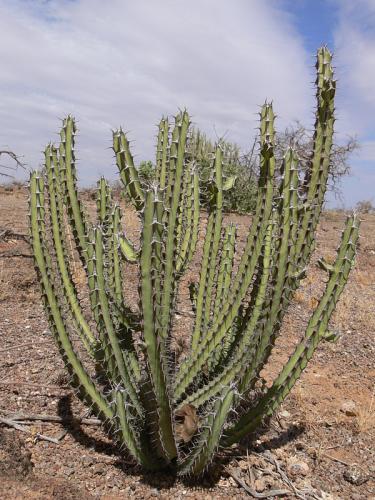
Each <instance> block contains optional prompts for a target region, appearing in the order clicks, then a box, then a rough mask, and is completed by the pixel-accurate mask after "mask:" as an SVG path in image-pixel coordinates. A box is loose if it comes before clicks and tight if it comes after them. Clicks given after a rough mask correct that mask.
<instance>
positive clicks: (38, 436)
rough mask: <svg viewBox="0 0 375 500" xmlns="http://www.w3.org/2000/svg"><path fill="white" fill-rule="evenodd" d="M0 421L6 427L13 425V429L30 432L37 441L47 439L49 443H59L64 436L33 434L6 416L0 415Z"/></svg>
mask: <svg viewBox="0 0 375 500" xmlns="http://www.w3.org/2000/svg"><path fill="white" fill-rule="evenodd" d="M0 422H1V423H2V424H4V425H7V426H8V427H13V429H16V430H17V431H21V432H25V433H26V434H30V435H31V436H33V438H34V439H35V440H36V441H38V440H39V441H49V442H50V443H54V444H59V443H60V441H61V439H62V438H63V437H64V436H62V437H60V436H59V437H58V438H53V437H50V436H45V435H44V434H39V432H37V433H35V434H34V433H33V432H31V431H29V430H28V429H26V428H25V427H23V426H22V425H20V424H19V423H17V422H14V421H13V420H9V419H7V418H3V417H0ZM64 435H65V434H64Z"/></svg>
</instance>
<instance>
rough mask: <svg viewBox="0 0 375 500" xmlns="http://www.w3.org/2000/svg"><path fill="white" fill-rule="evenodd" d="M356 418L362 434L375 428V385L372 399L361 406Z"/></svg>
mask: <svg viewBox="0 0 375 500" xmlns="http://www.w3.org/2000/svg"><path fill="white" fill-rule="evenodd" d="M356 420H357V421H356V424H357V428H358V432H359V433H361V434H362V433H365V432H370V431H372V430H374V429H375V385H374V389H373V391H372V396H371V399H370V401H369V402H366V403H364V404H361V405H360V406H359V408H358V414H357V419H356Z"/></svg>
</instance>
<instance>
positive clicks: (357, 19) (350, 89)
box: [335, 0, 375, 137]
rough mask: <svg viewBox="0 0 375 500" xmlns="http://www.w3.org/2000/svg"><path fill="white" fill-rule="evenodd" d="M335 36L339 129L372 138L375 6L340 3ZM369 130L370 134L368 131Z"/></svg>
mask: <svg viewBox="0 0 375 500" xmlns="http://www.w3.org/2000/svg"><path fill="white" fill-rule="evenodd" d="M337 7H338V8H339V23H338V26H337V29H336V32H335V50H336V58H335V61H336V65H337V75H338V78H339V94H338V103H339V113H340V114H341V116H339V118H341V120H342V122H343V123H342V125H341V124H339V125H340V128H341V129H346V130H347V131H348V132H356V133H359V134H360V136H364V137H366V135H368V134H369V133H370V134H371V135H372V136H373V137H375V130H374V129H373V127H374V113H375V92H374V82H375V2H374V0H356V2H353V1H351V0H340V1H337ZM371 127H372V130H371Z"/></svg>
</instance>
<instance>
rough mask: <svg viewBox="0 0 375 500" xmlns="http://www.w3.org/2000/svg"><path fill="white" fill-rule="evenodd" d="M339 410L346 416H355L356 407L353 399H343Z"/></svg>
mask: <svg viewBox="0 0 375 500" xmlns="http://www.w3.org/2000/svg"><path fill="white" fill-rule="evenodd" d="M340 411H342V413H345V415H346V416H347V417H355V416H356V415H357V408H356V404H355V402H354V401H351V400H348V401H344V402H343V404H342V405H341V408H340Z"/></svg>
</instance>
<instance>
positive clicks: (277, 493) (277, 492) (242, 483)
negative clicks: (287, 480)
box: [226, 469, 290, 498]
mask: <svg viewBox="0 0 375 500" xmlns="http://www.w3.org/2000/svg"><path fill="white" fill-rule="evenodd" d="M226 471H227V472H228V474H229V475H230V476H231V477H232V478H233V479H234V480H235V481H236V483H237V484H238V485H239V486H241V488H243V489H244V490H245V491H246V492H247V493H248V494H249V495H250V496H252V497H253V498H270V497H276V496H278V497H282V496H286V495H290V491H289V490H268V491H266V492H264V493H259V492H258V491H255V490H253V488H250V486H248V485H247V484H246V483H245V481H243V480H242V479H241V478H240V477H239V476H237V474H236V473H235V472H234V471H232V470H230V469H226Z"/></svg>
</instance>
